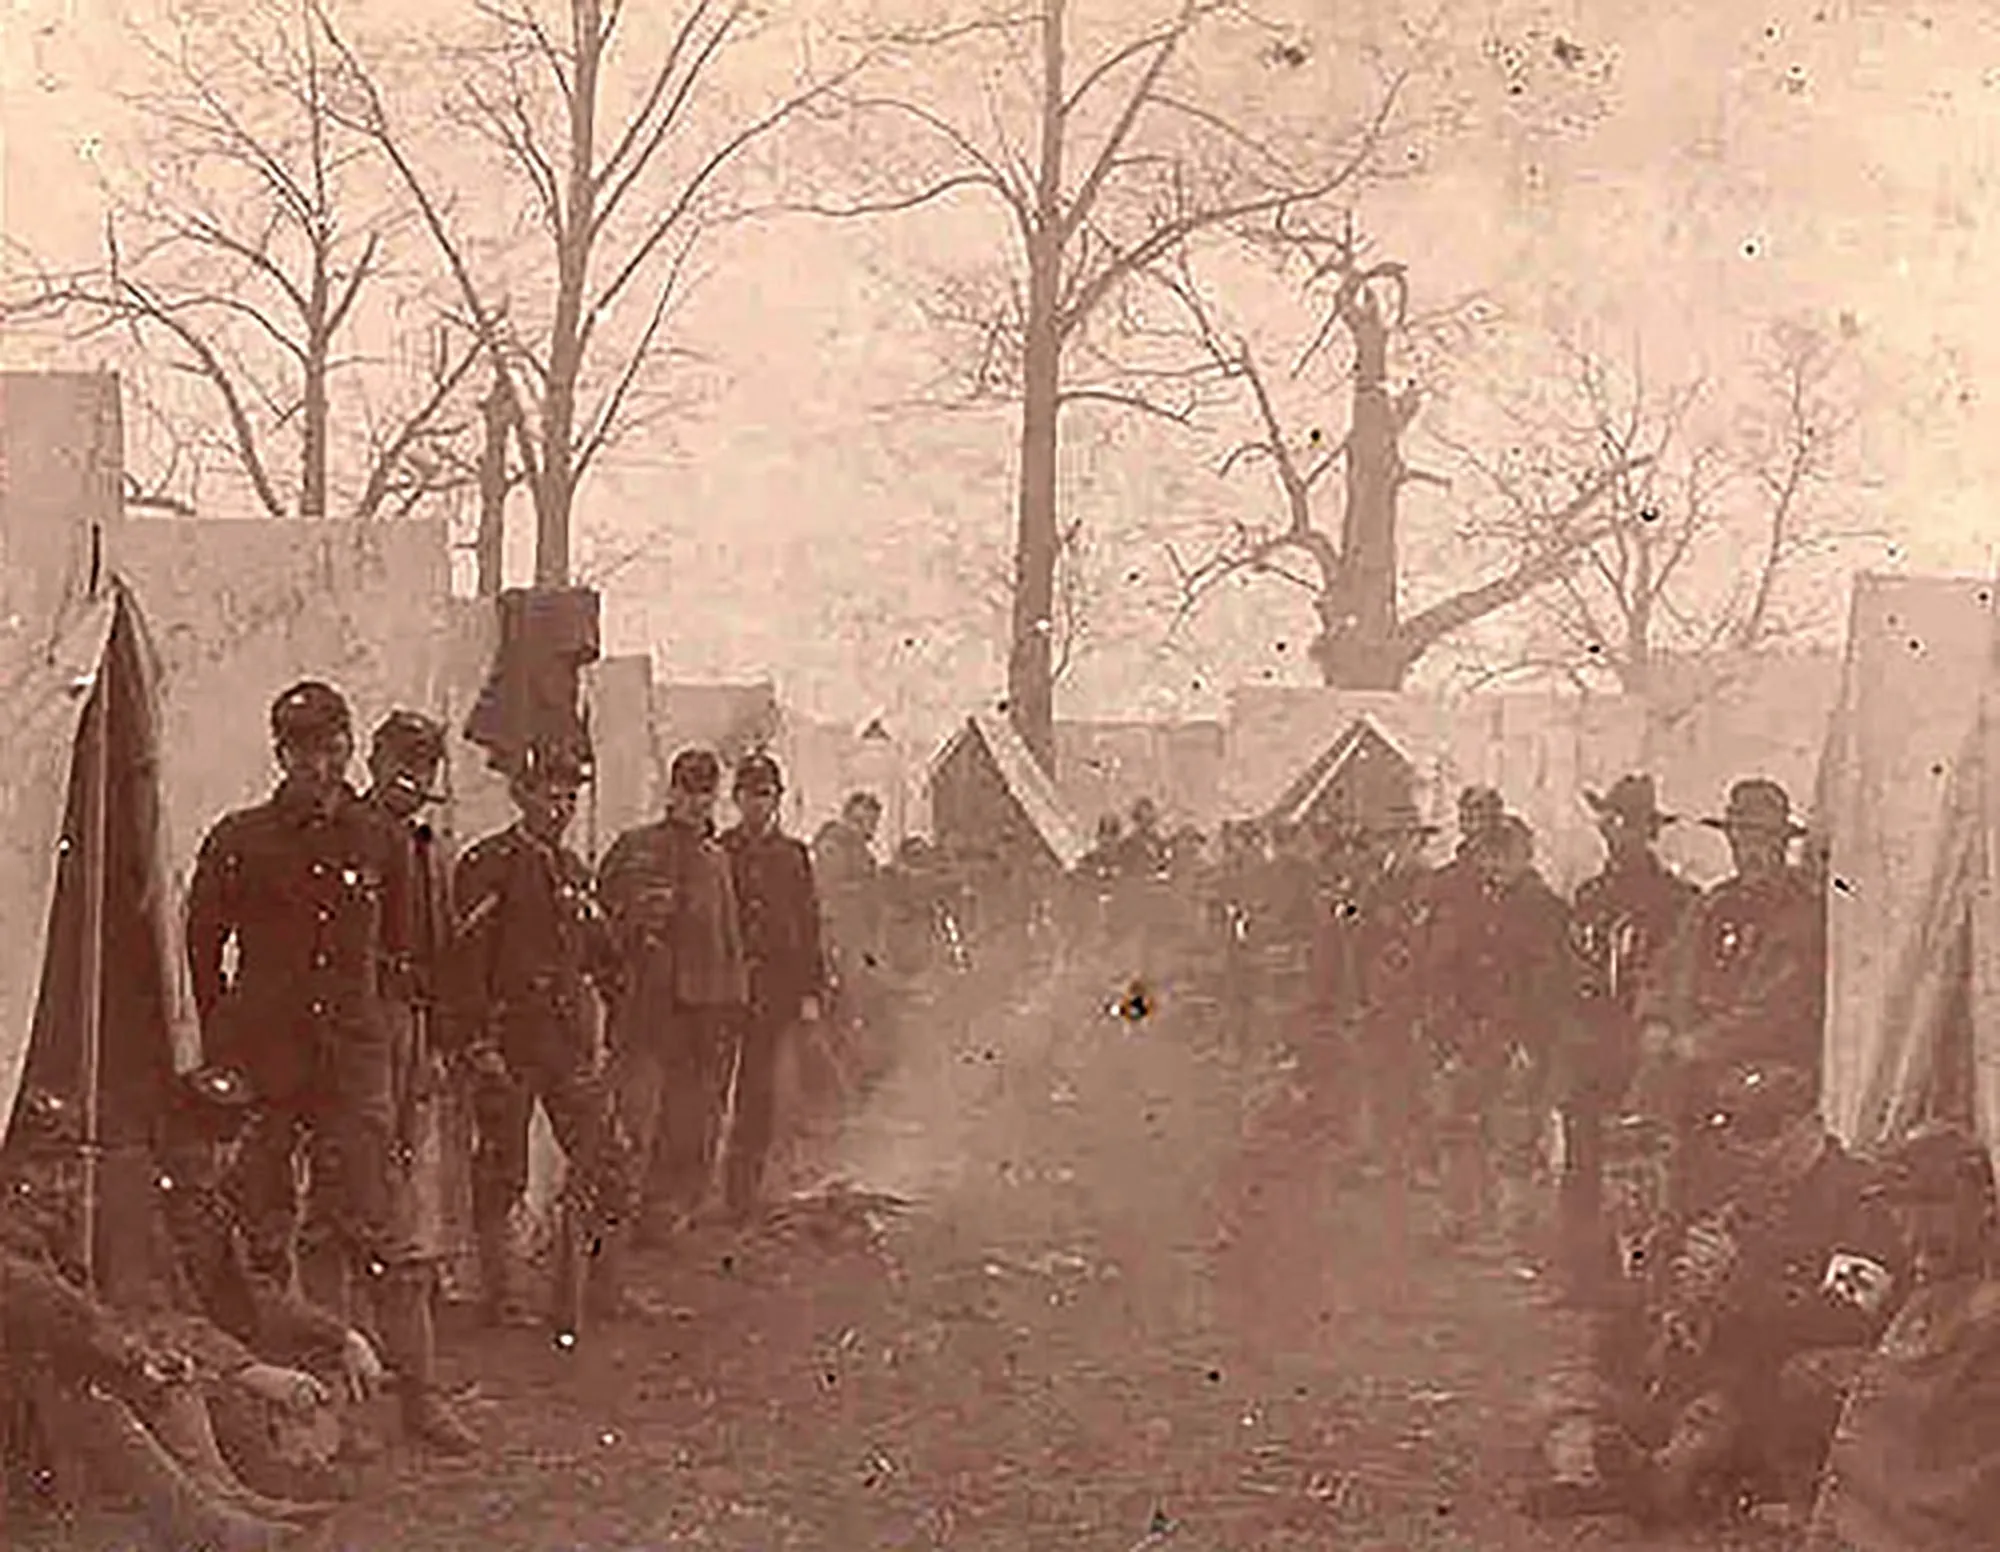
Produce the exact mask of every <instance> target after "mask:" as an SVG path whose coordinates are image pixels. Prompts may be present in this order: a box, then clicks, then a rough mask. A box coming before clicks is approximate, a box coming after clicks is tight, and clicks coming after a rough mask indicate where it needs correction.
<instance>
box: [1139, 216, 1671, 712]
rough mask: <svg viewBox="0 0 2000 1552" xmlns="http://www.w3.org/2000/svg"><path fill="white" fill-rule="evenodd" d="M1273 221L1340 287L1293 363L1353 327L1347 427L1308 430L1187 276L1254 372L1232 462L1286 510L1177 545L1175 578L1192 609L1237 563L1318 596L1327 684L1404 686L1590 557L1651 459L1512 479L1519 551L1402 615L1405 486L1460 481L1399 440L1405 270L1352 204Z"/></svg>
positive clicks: (1223, 348)
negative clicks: (1322, 223)
mask: <svg viewBox="0 0 2000 1552" xmlns="http://www.w3.org/2000/svg"><path fill="white" fill-rule="evenodd" d="M1269 235H1270V238H1271V240H1272V241H1274V242H1276V243H1278V244H1279V245H1281V247H1282V248H1285V249H1289V250H1290V251H1291V252H1292V253H1294V254H1298V255H1304V256H1306V257H1307V258H1308V260H1309V261H1310V268H1309V272H1308V275H1307V280H1306V284H1307V286H1308V288H1316V287H1322V286H1325V285H1327V284H1329V283H1330V284H1331V286H1332V288H1333V289H1332V296H1331V298H1330V299H1329V300H1328V302H1327V303H1326V304H1325V306H1324V311H1323V315H1322V323H1321V325H1320V327H1319V330H1318V332H1317V333H1316V334H1315V335H1314V336H1313V338H1312V339H1311V340H1310V341H1309V343H1308V344H1307V345H1306V347H1305V348H1304V350H1303V351H1301V352H1299V354H1298V356H1297V359H1296V363H1295V366H1294V372H1295V373H1296V372H1298V371H1302V370H1303V369H1304V368H1305V367H1306V366H1307V365H1309V364H1310V363H1311V362H1312V361H1313V360H1314V359H1316V358H1317V357H1319V356H1320V355H1321V354H1322V352H1323V351H1324V350H1325V349H1326V347H1327V346H1328V344H1329V343H1330V341H1331V340H1332V339H1333V338H1334V337H1335V336H1336V335H1337V334H1345V335H1346V337H1347V340H1348V342H1349V343H1350V345H1351V347H1352V355H1351V360H1350V361H1349V362H1348V364H1347V365H1346V367H1345V368H1344V369H1343V371H1342V373H1341V376H1342V377H1343V378H1344V379H1345V380H1346V381H1347V382H1348V383H1349V385H1350V386H1349V396H1350V405H1349V410H1348V424H1347V431H1346V433H1345V434H1344V435H1343V436H1341V437H1340V438H1338V439H1337V440H1336V439H1334V438H1331V437H1329V436H1327V435H1326V434H1325V433H1323V432H1322V431H1320V430H1318V429H1313V430H1310V431H1309V432H1308V433H1307V434H1306V435H1305V436H1304V437H1303V438H1301V437H1300V436H1299V435H1298V434H1297V432H1296V431H1295V430H1294V429H1292V428H1291V427H1288V426H1287V425H1286V424H1285V416H1284V413H1283V410H1282V409H1281V407H1280V403H1279V399H1278V396H1277V394H1276V392H1275V391H1274V387H1273V383H1272V381H1271V379H1270V377H1269V376H1268V374H1267V372H1266V370H1265V368H1264V366H1263V365H1262V364H1261V363H1260V361H1259V359H1258V354H1257V352H1256V351H1255V350H1254V349H1253V348H1252V346H1251V345H1250V343H1249V342H1248V341H1247V340H1246V339H1245V338H1243V337H1242V336H1241V335H1236V336H1233V337H1231V336H1226V335H1225V334H1224V333H1223V331H1222V330H1221V329H1220V328H1219V327H1218V325H1217V323H1216V322H1215V320H1214V319H1213V317H1212V316H1211V312H1210V309H1209V308H1208V306H1207V305H1206V304H1205V303H1204V302H1203V301H1202V300H1201V296H1200V287H1199V286H1198V285H1197V284H1196V282H1195V281H1194V280H1193V278H1192V277H1187V278H1184V279H1183V280H1182V281H1181V283H1180V284H1179V287H1178V290H1179V293H1180V296H1181V299H1182V302H1183V304H1184V306H1185V307H1186V308H1187V310H1188V312H1189V313H1190V314H1191V315H1192V316H1193V317H1195V319H1196V320H1197V323H1198V326H1199V329H1200V331H1201V333H1202V335H1203V337H1204V338H1205V339H1206V340H1207V342H1208V347H1209V350H1210V352H1211V353H1212V355H1213V356H1214V357H1215V359H1216V360H1217V361H1219V362H1220V363H1222V364H1223V365H1224V366H1225V367H1226V369H1227V370H1228V371H1229V373H1230V374H1231V375H1232V376H1233V377H1235V378H1237V379H1239V380H1240V381H1241V382H1242V383H1243V384H1244V386H1245V388H1246V389H1247V392H1248V396H1249V399H1250V401H1251V405H1252V408H1253V410H1254V416H1255V423H1256V427H1257V429H1256V431H1255V432H1254V433H1253V434H1252V436H1251V438H1250V439H1249V440H1248V441H1246V442H1244V443H1242V444H1241V445H1240V446H1238V447H1236V448H1234V449H1233V450H1232V451H1231V452H1230V453H1229V455H1228V456H1227V457H1226V458H1225V459H1224V461H1223V464H1222V472H1223V474H1225V475H1228V474H1231V473H1233V472H1235V471H1236V470H1237V469H1239V468H1242V467H1255V466H1260V465H1261V466H1262V467H1264V468H1265V469H1267V470H1268V471H1269V473H1270V475H1271V479H1272V482H1273V484H1274V486H1275V492H1274V493H1275V495H1276V497H1277V502H1276V505H1277V509H1278V511H1277V516H1276V518H1275V520H1273V521H1267V522H1263V523H1247V522H1239V523H1236V524H1235V525H1233V528H1232V531H1231V532H1230V533H1229V534H1228V535H1227V536H1226V537H1225V538H1224V539H1223V540H1222V542H1221V543H1219V544H1217V545H1216V546H1215V547H1214V548H1213V549H1212V550H1211V551H1210V553H1208V554H1207V555H1205V556H1202V557H1200V558H1199V559H1196V560H1190V559H1188V558H1186V557H1184V556H1183V555H1181V554H1180V553H1179V551H1178V550H1176V549H1173V548H1172V547H1170V548H1169V552H1168V553H1169V560H1170V561H1171V563H1172V565H1173V567H1174V571H1175V574H1176V575H1177V576H1178V578H1179V579H1180V586H1181V615H1182V618H1185V617H1186V615H1187V614H1188V613H1190V612H1192V611H1193V610H1194V609H1195V608H1197V607H1198V606H1199V605H1200V604H1201V603H1202V601H1203V600H1204V599H1205V598H1206V597H1207V595H1208V594H1209V592H1210V591H1211V590H1212V589H1213V588H1214V587H1215V586H1216V585H1218V584H1219V583H1221V582H1222V581H1224V580H1226V579H1228V578H1231V577H1236V576H1245V575H1248V576H1255V577H1266V578H1271V579H1275V580H1278V581H1281V582H1285V583H1288V584H1290V585H1291V586H1294V587H1296V588H1298V589H1300V590H1302V591H1303V592H1305V593H1306V594H1307V595H1308V596H1309V598H1310V599H1311V601H1312V607H1313V612H1314V615H1315V616H1316V618H1317V621H1318V631H1317V633H1316V635H1315V637H1314V640H1313V643H1312V647H1311V656H1312V659H1313V662H1314V664H1315V666H1316V667H1317V668H1318V669H1319V672H1320V676H1321V678H1322V680H1323V681H1324V682H1325V683H1326V684H1328V685H1332V686H1338V687H1340V688H1343V689H1352V690H1395V689H1400V688H1401V687H1402V685H1403V683H1404V681H1405V679H1406V678H1407V677H1408V675H1409V673H1410V671H1411V669H1413V668H1414V667H1415V666H1416V664H1417V663H1418V662H1419V661H1420V660H1421V659H1422V658H1423V657H1424V655H1425V654H1426V653H1427V652H1429V651H1431V650H1432V649H1433V648H1434V647H1435V646H1437V645H1438V644H1439V643H1440V642H1442V641H1444V640H1445V639H1447V638H1448V637H1451V636H1453V635H1455V634H1456V633H1458V632H1460V631H1462V630H1464V629H1465V628H1466V627H1467V626H1469V625H1471V624H1473V623H1474V622H1475V621H1478V620H1481V619H1484V618H1485V617H1487V616H1488V615H1491V614H1494V613H1496V612H1497V611H1499V610H1501V609H1504V608H1507V607H1508V606H1509V605H1512V604H1514V603H1517V602H1519V601H1520V600H1522V599H1524V598H1526V597H1528V596H1529V595H1531V594H1533V593H1534V592H1536V591H1537V590H1538V589H1540V588H1543V587H1545V586H1547V585H1548V584H1549V583H1551V582H1554V581H1556V580H1558V579H1559V578H1561V577H1562V576H1564V575H1565V574H1566V573H1568V572H1569V571H1570V570H1572V569H1573V568H1574V567H1576V566H1577V565H1578V564H1580V563H1581V561H1582V560H1583V558H1584V557H1585V556H1586V555H1587V554H1588V553H1589V551H1590V547H1591V545H1592V544H1593V543H1594V542H1595V540H1596V539H1597V538H1598V537H1599V536H1600V535H1601V534H1602V533H1604V532H1605V531H1606V528H1607V526H1608V524H1609V522H1610V521H1611V519H1610V518H1609V516H1608V515H1607V513H1606V506H1607V500H1608V498H1609V497H1610V496H1611V495H1612V493H1613V492H1614V490H1615V489H1616V487H1617V484H1618V482H1619V481H1620V480H1624V479H1630V478H1631V477H1633V475H1634V474H1635V473H1636V472H1637V471H1638V470H1639V469H1641V468H1642V467H1643V466H1644V465H1645V463H1646V462H1647V460H1646V458H1645V457H1644V456H1643V455H1638V454H1633V453H1628V452H1626V451H1622V450H1612V449H1607V450H1606V451H1607V454H1608V456H1607V458H1606V459H1605V460H1603V461H1602V462H1600V463H1599V464H1598V465H1597V466H1596V467H1593V468H1589V469H1586V470H1585V471H1583V472H1581V473H1579V474H1578V475H1576V476H1575V477H1574V478H1573V479H1571V480H1569V481H1568V482H1567V483H1566V485H1565V487H1564V488H1561V489H1544V490H1541V491H1538V492H1535V493H1534V494H1533V495H1532V496H1531V495H1530V494H1529V493H1528V492H1527V491H1526V490H1525V489H1519V488H1517V489H1518V493H1519V494H1520V498H1521V504H1520V507H1519V509H1518V512H1517V514H1516V515H1517V518H1518V521H1517V523H1516V525H1515V528H1514V531H1513V532H1512V534H1511V535H1510V539H1511V548H1512V549H1513V550H1514V552H1515V555H1514V558H1513V560H1512V561H1511V562H1509V563H1508V564H1507V565H1505V566H1504V567H1502V568H1501V569H1500V570H1498V571H1496V572H1495V573H1494V574H1493V575H1491V576H1489V577H1487V578H1486V579H1484V580H1482V581H1480V582H1478V583H1477V584H1475V585H1473V586H1470V587H1466V588H1463V589H1460V590H1458V591H1455V592H1452V593H1450V594H1448V595H1447V596H1445V597H1443V598H1441V599H1438V600H1436V601H1434V602H1432V603H1429V604H1427V605H1425V606H1424V607H1423V608H1421V609H1418V610H1416V611H1415V612H1413V613H1408V614H1405V613H1404V612H1403V608H1402V594H1403V587H1404V581H1405V578H1404V576H1403V564H1402V544H1401V497H1402V492H1403V491H1404V489H1405V488H1406V487H1408V486H1410V485H1411V484H1415V483H1427V484H1432V485H1437V486H1440V487H1448V486H1449V481H1448V480H1447V479H1446V478H1445V477H1443V476H1441V475H1439V474H1436V473H1433V472H1430V471H1426V470H1422V469H1418V468H1414V467H1412V466H1411V465H1410V464H1409V462H1408V461H1407V460H1406V459H1405V457H1404V454H1403V442H1404V437H1405V434H1406V433H1407V432H1408V430H1409V428H1410V425H1411V422H1412V421H1413V420H1414V419H1415V418H1416V415H1417V412H1418V411H1419V409H1420V408H1421V407H1422V403H1423V398H1422V393H1421V390H1420V389H1419V388H1418V387H1417V386H1416V385H1415V384H1414V383H1404V384H1402V385H1401V386H1396V385H1394V384H1393V383H1392V375H1391V352H1392V346H1393V344H1394V342H1395V340H1396V338H1397V336H1398V335H1399V333H1403V332H1405V331H1407V330H1408V329H1409V327H1410V325H1411V323H1412V321H1413V320H1412V318H1411V315H1410V311H1409V278H1408V271H1407V268H1406V266H1405V265H1403V264H1402V263H1400V262H1397V261H1395V260H1385V259H1377V260H1373V261H1371V260H1369V259H1367V258H1366V256H1365V254H1364V244H1363V243H1362V241H1361V239H1360V238H1359V237H1358V236H1357V235H1356V232H1355V229H1354V225H1353V222H1352V220H1351V218H1350V219H1349V220H1348V221H1346V222H1345V224H1344V225H1343V228H1342V229H1341V230H1340V231H1339V232H1338V233H1335V234H1332V235H1326V234H1319V233H1313V232H1309V231H1301V230H1297V229H1295V228H1293V227H1291V226H1289V225H1288V224H1287V223H1286V222H1285V221H1283V220H1282V218H1281V219H1280V220H1279V221H1278V222H1276V223H1275V224H1274V228H1273V231H1272V232H1271V233H1270V234H1269ZM1428 321H1429V322H1430V324H1431V325H1432V326H1433V327H1434V328H1435V327H1438V326H1446V327H1448V326H1449V325H1450V323H1451V321H1452V312H1451V311H1449V310H1448V311H1447V312H1446V313H1445V314H1444V315H1441V316H1437V317H1433V318H1432V319H1430V320H1428ZM1336 470H1338V471H1339V472H1340V473H1341V475H1342V484H1341V491H1342V499H1341V501H1340V505H1339V517H1338V522H1337V525H1336V523H1335V522H1334V521H1333V520H1332V519H1330V518H1329V517H1328V516H1327V515H1326V514H1324V513H1323V512H1322V510H1321V508H1322V499H1323V498H1322V492H1323V491H1325V490H1327V489H1328V488H1330V477H1331V476H1332V475H1333V474H1334V472H1335V471H1336Z"/></svg>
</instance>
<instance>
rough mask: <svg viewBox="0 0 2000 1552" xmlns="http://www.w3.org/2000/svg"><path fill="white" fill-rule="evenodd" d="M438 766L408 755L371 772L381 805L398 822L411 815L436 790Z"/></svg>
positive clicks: (433, 761)
mask: <svg viewBox="0 0 2000 1552" xmlns="http://www.w3.org/2000/svg"><path fill="white" fill-rule="evenodd" d="M438 763H439V762H438V761H436V760H417V759H411V758H409V757H408V756H402V757H391V758H389V759H387V760H384V761H383V762H382V764H381V766H380V767H379V768H378V769H377V770H376V771H375V773H374V774H375V783H376V785H377V786H378V787H379V788H380V789H381V793H382V803H383V806H384V807H386V808H387V809H388V810H389V811H390V812H391V813H392V814H394V815H396V817H397V818H399V819H408V818H410V817H411V816H412V815H414V814H415V813H416V812H417V811H418V810H419V809H421V808H422V807H423V806H424V805H425V804H426V803H428V802H429V801H430V795H431V793H432V792H434V791H435V790H436V789H437V778H438Z"/></svg>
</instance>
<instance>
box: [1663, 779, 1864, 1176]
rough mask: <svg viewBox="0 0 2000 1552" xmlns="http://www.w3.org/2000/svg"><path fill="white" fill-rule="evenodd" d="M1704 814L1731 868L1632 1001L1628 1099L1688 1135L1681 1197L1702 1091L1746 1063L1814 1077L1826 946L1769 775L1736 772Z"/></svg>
mask: <svg viewBox="0 0 2000 1552" xmlns="http://www.w3.org/2000/svg"><path fill="white" fill-rule="evenodd" d="M1703 823H1705V824H1708V825H1711V826H1713V827H1715V828H1717V829H1720V830H1721V831H1722V832H1723V833H1724V834H1725V835H1727V836H1728V838H1729V847H1730V851H1731V853H1732V855H1733V857H1734V859H1735V863H1736V871H1735V873H1734V874H1733V875H1731V876H1730V877H1729V878H1726V879H1724V880H1723V881H1722V882H1721V883H1719V884H1717V885H1715V887H1714V888H1712V889H1710V890H1708V891H1707V892H1706V893H1705V894H1703V895H1702V897H1701V898H1700V899H1699V900H1698V901H1696V902H1695V904H1694V905H1693V907H1692V908H1691V909H1690V910H1689V911H1688V913H1687V916H1686V918H1685V920H1684V921H1683V923H1682V926H1681V932H1680V935H1679V937H1678V938H1677V939H1676V941H1675V943H1674V946H1673V948H1672V950H1671V951H1670V952H1669V953H1668V955H1667V956H1666V959H1665V960H1664V962H1663V963H1662V965H1661V967H1660V968H1661V974H1660V977H1659V979H1658V981H1657V983H1656V984H1655V985H1653V986H1652V987H1651V988H1649V989H1648V991H1647V992H1646V993H1645V995H1644V996H1643V997H1642V1000H1641V1004H1640V1010H1639V1015H1640V1020H1641V1032H1640V1044H1641V1056H1642V1063H1643V1065H1642V1069H1641V1072H1640V1074H1639V1083H1640V1088H1639V1092H1638V1096H1637V1097H1638V1098H1640V1099H1641V1100H1642V1101H1643V1103H1644V1104H1645V1105H1646V1106H1647V1107H1649V1108H1651V1109H1654V1110H1657V1111H1660V1112H1662V1113H1663V1119H1666V1120H1668V1121H1669V1122H1671V1123H1672V1124H1673V1125H1674V1126H1675V1127H1676V1128H1677V1129H1678V1131H1679V1134H1680V1136H1681V1137H1682V1139H1683V1141H1684V1142H1685V1143H1686V1144H1688V1146H1687V1147H1685V1148H1684V1149H1683V1151H1682V1155H1681V1160H1680V1163H1679V1164H1678V1165H1677V1167H1676V1170H1675V1184H1674V1190H1675V1192H1676V1193H1677V1194H1678V1195H1680V1196H1683V1197H1684V1196H1685V1195H1686V1193H1687V1192H1689V1191H1693V1190H1697V1189H1699V1187H1698V1182H1697V1180H1696V1178H1695V1177H1696V1176H1698V1174H1699V1172H1700V1170H1701V1168H1702V1163H1701V1154H1702V1149H1701V1146H1700V1142H1701V1135H1702V1127H1701V1122H1702V1119H1703V1118H1704V1117H1705V1116H1706V1115H1707V1114H1708V1113H1709V1111H1710V1110H1712V1109H1713V1105H1712V1103H1711V1100H1710V1093H1711V1091H1712V1090H1713V1089H1714V1087H1715V1086H1716V1085H1717V1084H1718V1083H1722V1082H1726V1081H1727V1079H1728V1075H1729V1073H1730V1072H1731V1071H1732V1070H1733V1069H1736V1068H1740V1067H1742V1066H1745V1065H1757V1064H1765V1065H1770V1064H1776V1065H1783V1066H1790V1067H1795V1068H1798V1069H1799V1070H1801V1071H1805V1072H1810V1073H1814V1074H1817V1072H1818V1070H1819V1062H1820V1032H1821V1011H1822V1005H1823V1000H1824V986H1823V983H1824V978H1825V972H1826V954H1825V941H1824V917H1823V915H1822V912H1821V909H1820V901H1819V899H1818V897H1817V896H1816V895H1815V894H1814V892H1813V889H1812V886H1811V885H1810V883H1808V882H1807V880H1806V878H1805V876H1804V875H1803V874H1801V873H1800V872H1798V871H1797V870H1795V869H1794V868H1792V867H1791V866H1790V865H1789V864H1788V862H1787V853H1788V851H1789V848H1790V846H1791V844H1792V842H1793V841H1795V840H1797V839H1799V838H1800V837H1801V836H1803V835H1804V834H1805V830H1804V828H1803V827H1802V826H1800V825H1799V824H1797V823H1796V822H1795V821H1794V820H1793V819H1792V812H1791V799H1790V797H1789V796H1788V795H1787V794H1786V792H1785V789H1784V788H1783V787H1781V786H1779V785H1778V784H1777V783H1776V782H1773V781H1765V780H1750V781H1740V782H1738V783H1737V784H1736V785H1735V786H1734V787H1732V788H1731V789H1730V793H1729V806H1728V809H1727V812H1726V813H1725V814H1724V815H1723V817H1722V818H1720V819H1710V820H1704V821H1703Z"/></svg>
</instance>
